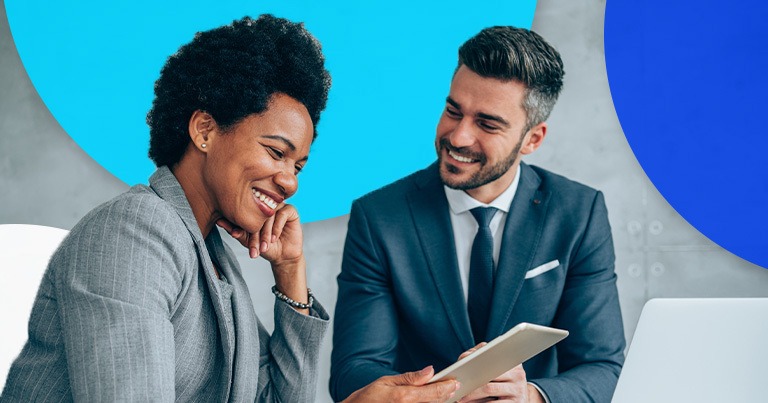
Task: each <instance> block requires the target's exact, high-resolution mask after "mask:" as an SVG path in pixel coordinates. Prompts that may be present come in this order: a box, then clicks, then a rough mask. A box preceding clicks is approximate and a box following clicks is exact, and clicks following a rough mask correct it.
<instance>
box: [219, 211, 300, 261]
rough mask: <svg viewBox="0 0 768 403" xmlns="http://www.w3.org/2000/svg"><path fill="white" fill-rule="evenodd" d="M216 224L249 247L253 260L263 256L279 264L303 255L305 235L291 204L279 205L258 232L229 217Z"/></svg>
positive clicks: (297, 258)
mask: <svg viewBox="0 0 768 403" xmlns="http://www.w3.org/2000/svg"><path fill="white" fill-rule="evenodd" d="M216 225H218V226H219V227H221V228H223V229H224V230H225V231H227V233H228V234H229V235H231V236H232V237H233V238H235V239H237V240H238V241H239V242H240V243H241V244H242V245H243V246H245V247H246V248H248V250H249V253H250V256H251V258H252V259H255V258H256V257H258V256H259V255H261V256H262V257H263V258H264V259H266V260H267V261H269V262H270V263H272V264H273V265H277V266H280V265H283V264H285V263H290V262H297V261H299V260H300V259H301V258H302V255H303V249H302V248H303V240H304V238H303V235H302V232H301V224H300V223H299V213H298V212H297V211H296V208H295V207H293V206H292V205H290V204H283V205H282V206H280V207H278V209H277V211H276V212H275V215H273V216H272V217H269V218H268V219H267V221H265V222H264V225H263V226H262V227H261V231H259V233H258V234H250V233H248V232H246V231H245V230H243V229H242V228H240V227H238V226H236V225H234V224H233V223H231V222H230V221H229V220H227V219H226V218H220V219H219V220H218V221H216Z"/></svg>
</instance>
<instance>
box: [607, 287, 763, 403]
mask: <svg viewBox="0 0 768 403" xmlns="http://www.w3.org/2000/svg"><path fill="white" fill-rule="evenodd" d="M613 402H614V403H633V402H643V403H647V402H676V403H677V402H697V403H700V402H704V403H707V402H768V298H733V299H731V298H697V299H653V300H650V301H648V303H646V304H645V307H644V308H643V312H642V314H641V315H640V322H639V323H638V325H637V330H636V331H635V335H634V337H633V339H632V344H631V345H630V347H629V352H628V353H627V359H626V362H625V363H624V369H623V370H622V372H621V376H619V383H618V385H617V386H616V392H615V393H614V396H613Z"/></svg>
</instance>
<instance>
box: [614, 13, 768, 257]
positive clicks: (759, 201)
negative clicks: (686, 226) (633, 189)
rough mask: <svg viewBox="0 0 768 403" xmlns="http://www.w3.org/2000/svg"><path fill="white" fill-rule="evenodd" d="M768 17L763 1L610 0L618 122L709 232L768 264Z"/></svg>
mask: <svg viewBox="0 0 768 403" xmlns="http://www.w3.org/2000/svg"><path fill="white" fill-rule="evenodd" d="M765 21H768V5H767V4H766V3H764V2H758V1H741V2H734V3H727V2H722V1H712V0H707V1H698V2H695V3H692V2H690V1H681V0H672V1H669V0H664V1H661V0H644V1H638V0H634V1H630V0H612V1H610V2H608V3H607V7H606V16H605V53H606V64H607V69H608V78H609V81H610V87H611V94H612V96H613V102H614V105H615V107H616V111H617V114H618V116H619V120H620V121H621V126H622V128H623V130H624V133H625V134H626V136H627V139H628V140H629V143H630V145H631V146H632V150H633V151H634V152H635V155H636V156H637V159H638V160H639V161H640V164H641V165H642V166H643V169H645V172H646V173H647V174H648V176H649V177H650V179H651V180H652V181H653V183H654V185H656V187H657V188H658V190H659V191H660V192H661V194H662V195H663V196H664V197H665V198H666V199H667V201H668V202H669V203H670V204H671V205H672V206H673V207H674V208H675V209H676V210H677V211H678V212H679V213H680V214H681V215H682V216H683V217H684V218H685V219H686V220H688V222H689V223H691V224H692V225H693V226H694V227H696V228H697V229H698V230H699V231H701V232H702V233H703V234H704V235H706V236H707V237H709V238H710V239H711V240H712V241H714V242H716V243H717V244H719V245H721V246H722V247H724V248H726V249H728V250H729V251H731V252H733V253H735V254H736V255H738V256H740V257H742V258H744V259H746V260H749V261H751V262H752V263H755V264H758V265H761V266H763V267H768V236H766V225H767V224H768V213H766V206H768V159H766V150H768V137H767V136H766V134H765V122H764V116H765V115H764V113H765V110H766V109H767V108H766V107H767V106H768V101H766V93H767V92H768V91H766V90H768V79H766V74H765V66H766V64H768V52H766V41H765V38H768V24H766V23H765Z"/></svg>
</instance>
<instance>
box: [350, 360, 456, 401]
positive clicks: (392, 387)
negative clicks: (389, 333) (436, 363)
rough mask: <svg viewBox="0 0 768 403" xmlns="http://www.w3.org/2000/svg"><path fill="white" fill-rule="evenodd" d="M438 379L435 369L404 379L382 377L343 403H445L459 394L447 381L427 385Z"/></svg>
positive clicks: (448, 380)
mask: <svg viewBox="0 0 768 403" xmlns="http://www.w3.org/2000/svg"><path fill="white" fill-rule="evenodd" d="M434 375H435V370H434V368H432V366H429V367H426V368H424V369H422V370H421V371H416V372H406V373H404V374H401V375H393V376H382V377H381V378H379V379H377V380H375V381H373V382H372V383H371V384H369V385H368V386H366V387H364V388H362V389H360V390H358V391H356V392H355V393H353V394H351V395H350V396H349V397H348V398H346V399H345V400H344V402H343V403H369V402H370V403H376V402H414V403H416V402H445V401H447V400H448V399H450V398H451V397H453V394H454V393H456V391H457V390H459V386H460V385H459V383H458V382H456V381H455V380H452V379H446V380H442V381H439V382H435V383H430V384H428V385H427V382H429V380H430V379H432V377H433V376H434Z"/></svg>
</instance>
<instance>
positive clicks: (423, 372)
mask: <svg viewBox="0 0 768 403" xmlns="http://www.w3.org/2000/svg"><path fill="white" fill-rule="evenodd" d="M430 371H432V366H431V365H430V366H428V367H426V368H424V369H422V370H421V371H419V374H421V375H426V374H428V373H429V372H430Z"/></svg>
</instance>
